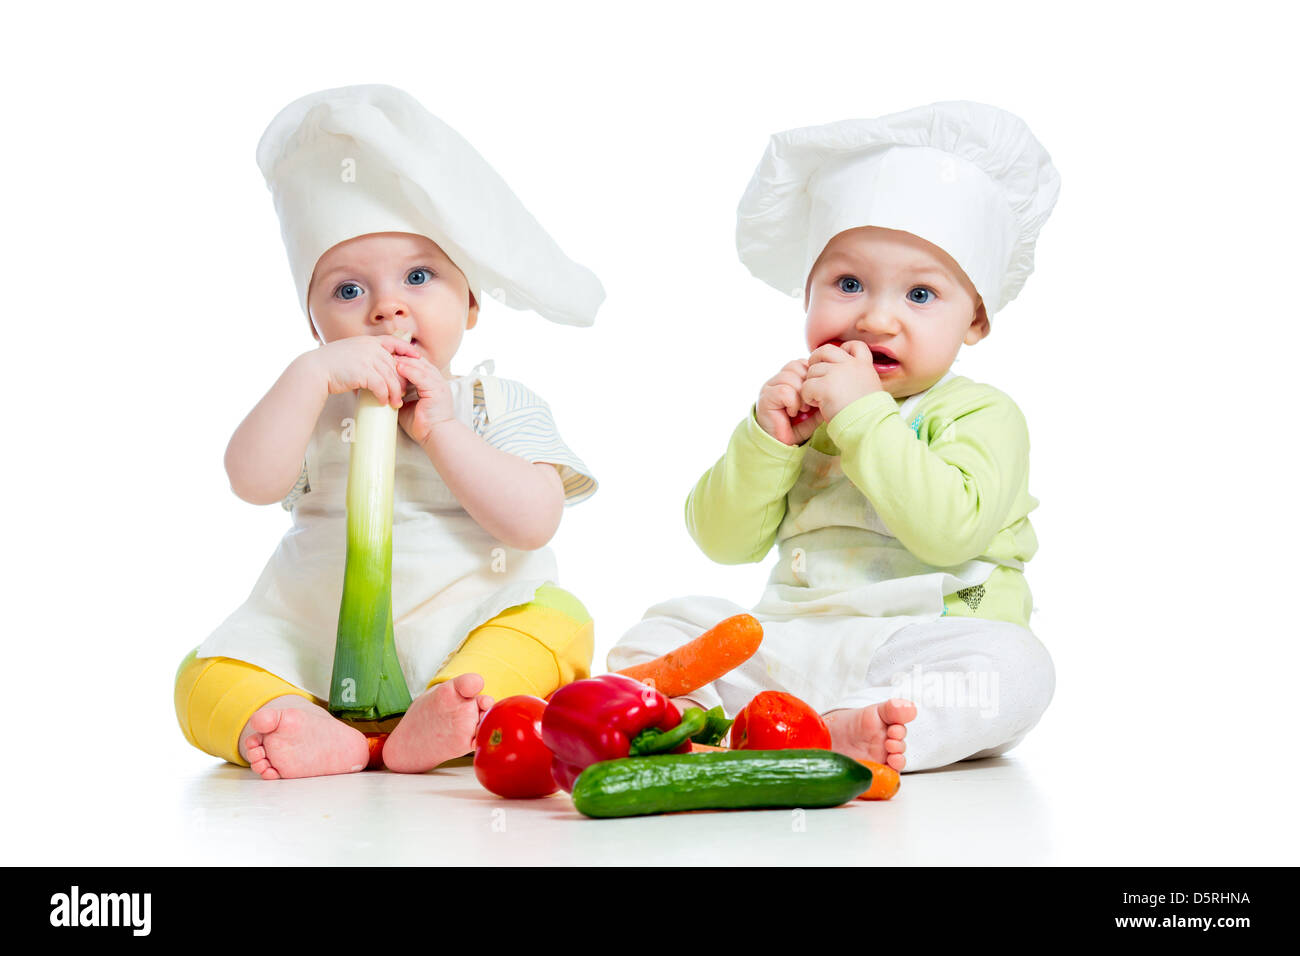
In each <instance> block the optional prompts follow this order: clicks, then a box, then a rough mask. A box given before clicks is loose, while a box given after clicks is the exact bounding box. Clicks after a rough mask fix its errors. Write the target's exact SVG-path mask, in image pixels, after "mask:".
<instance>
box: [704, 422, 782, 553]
mask: <svg viewBox="0 0 1300 956" xmlns="http://www.w3.org/2000/svg"><path fill="white" fill-rule="evenodd" d="M803 457H804V446H802V445H787V444H785V443H784V442H781V441H778V440H777V439H775V438H773V437H772V436H771V435H769V434H768V433H767V432H765V431H764V430H763V429H762V428H761V427H760V426H759V424H758V421H757V420H756V419H755V417H754V410H753V408H751V409H750V413H749V414H748V415H746V416H745V420H744V421H743V422H741V423H740V425H739V426H738V427H737V428H736V430H735V431H734V432H733V433H732V435H731V441H730V443H728V445H727V451H726V453H725V454H723V456H722V457H721V458H720V459H718V463H717V464H715V465H714V466H713V467H712V468H710V469H709V470H708V471H706V472H705V473H704V476H703V477H702V478H700V480H699V481H698V482H696V484H695V487H694V488H693V489H691V493H690V494H689V495H688V496H687V498H686V527H687V529H688V530H689V531H690V533H691V537H692V538H693V539H694V540H695V543H696V544H697V545H699V547H700V550H701V551H703V552H704V553H705V554H706V555H708V556H709V557H710V558H712V559H713V560H714V561H717V562H718V563H719V564H747V563H751V562H754V561H762V560H763V558H764V557H766V555H767V553H768V551H770V550H771V549H772V542H773V541H774V540H776V532H777V529H778V528H780V526H781V519H782V518H784V517H785V496H786V494H787V493H788V492H789V491H790V489H791V488H793V487H794V484H795V481H797V480H798V478H799V470H800V468H801V467H802V465H803Z"/></svg>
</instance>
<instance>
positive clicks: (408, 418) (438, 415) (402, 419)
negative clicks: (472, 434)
mask: <svg viewBox="0 0 1300 956" xmlns="http://www.w3.org/2000/svg"><path fill="white" fill-rule="evenodd" d="M396 361H397V371H398V372H399V373H401V374H402V375H403V376H404V377H405V378H406V379H407V380H408V381H409V382H410V383H411V384H412V385H413V386H415V392H416V399H415V401H408V402H407V403H406V404H404V405H403V406H402V407H401V410H400V411H399V412H398V413H397V423H398V424H399V425H401V426H402V430H403V431H404V432H406V434H408V435H410V436H411V440H412V441H415V442H418V443H419V444H421V445H423V444H424V443H425V442H426V441H428V439H429V436H430V435H431V434H432V433H433V429H434V428H435V427H436V426H437V425H440V424H442V423H443V422H446V421H453V420H455V418H456V406H455V403H454V402H453V400H452V395H451V386H450V385H449V384H448V382H447V380H446V379H445V378H443V377H442V373H441V372H440V371H438V369H437V367H436V366H435V365H434V364H433V363H432V362H430V361H429V360H428V359H426V358H424V357H423V356H422V355H420V354H419V353H415V354H414V355H411V354H401V355H398V356H397V359H396Z"/></svg>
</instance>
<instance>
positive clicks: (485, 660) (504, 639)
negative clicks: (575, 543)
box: [428, 585, 595, 700]
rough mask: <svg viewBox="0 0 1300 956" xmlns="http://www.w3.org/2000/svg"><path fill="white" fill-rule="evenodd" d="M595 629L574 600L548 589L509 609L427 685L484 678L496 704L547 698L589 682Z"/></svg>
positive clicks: (481, 628) (474, 636)
mask: <svg viewBox="0 0 1300 956" xmlns="http://www.w3.org/2000/svg"><path fill="white" fill-rule="evenodd" d="M594 652H595V624H594V622H593V621H592V619H591V615H590V614H588V613H587V609H586V608H585V607H583V606H582V602H580V601H579V600H578V599H577V598H576V597H574V596H573V595H572V594H570V593H569V592H568V591H565V590H563V589H562V588H557V587H555V586H553V585H544V586H543V587H541V588H538V591H537V595H536V596H535V597H534V599H533V600H532V601H530V602H528V603H527V604H519V605H516V606H515V607H512V608H507V609H506V610H504V611H502V612H501V613H500V614H498V615H497V616H496V617H494V618H492V620H490V621H486V622H484V623H483V624H480V625H479V626H478V627H476V628H475V629H474V630H473V631H471V632H470V634H469V637H467V638H465V643H464V644H462V645H461V646H460V649H459V650H458V651H456V653H455V654H453V655H452V656H451V658H450V659H448V661H447V663H446V664H444V665H443V668H442V670H440V671H439V672H438V674H437V675H436V676H435V677H434V678H433V680H431V681H429V684H428V686H429V687H433V686H434V685H435V684H440V683H442V682H443V681H446V680H451V679H452V678H453V677H456V676H458V675H460V674H470V673H473V674H479V675H481V676H482V677H483V693H484V694H487V695H489V696H490V697H492V698H493V699H494V700H503V699H505V698H506V697H513V696H515V695H516V694H531V695H532V696H534V697H547V696H549V695H550V694H551V692H552V691H554V690H556V689H557V688H559V687H562V686H564V685H565V684H568V683H569V682H571V681H575V680H581V679H582V678H584V677H590V676H591V657H592V654H593V653H594Z"/></svg>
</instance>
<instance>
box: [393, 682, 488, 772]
mask: <svg viewBox="0 0 1300 956" xmlns="http://www.w3.org/2000/svg"><path fill="white" fill-rule="evenodd" d="M482 689H483V678H482V677H480V676H479V675H478V674H461V675H460V676H459V677H455V678H453V679H451V680H449V681H444V682H443V683H441V684H439V685H438V686H437V687H433V688H430V689H429V690H426V691H425V692H424V693H423V694H421V695H420V696H419V697H417V698H415V700H413V701H411V707H410V709H409V710H407V712H406V714H405V716H403V717H402V719H401V721H400V722H399V723H398V725H397V726H396V727H394V728H393V732H392V733H391V734H390V735H389V737H388V739H387V740H386V741H384V766H385V767H387V768H388V769H389V770H395V771H397V772H398V773H424V772H425V771H426V770H432V769H433V768H434V767H436V766H438V764H440V763H443V762H444V761H447V760H451V759H452V758H453V757H460V756H463V755H464V754H467V753H469V752H470V751H471V750H473V749H474V732H475V731H476V730H478V724H479V720H481V719H482V717H483V714H485V713H487V711H488V709H489V708H490V707H491V706H492V698H491V697H486V696H484V695H482V694H479V691H481V690H482Z"/></svg>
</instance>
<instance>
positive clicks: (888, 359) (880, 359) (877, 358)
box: [871, 349, 899, 372]
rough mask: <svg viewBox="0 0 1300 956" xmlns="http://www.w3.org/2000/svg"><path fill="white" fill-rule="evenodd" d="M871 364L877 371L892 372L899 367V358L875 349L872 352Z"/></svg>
mask: <svg viewBox="0 0 1300 956" xmlns="http://www.w3.org/2000/svg"><path fill="white" fill-rule="evenodd" d="M871 364H872V365H873V366H875V368H876V371H877V372H892V371H894V370H895V369H897V368H898V367H899V361H898V359H896V358H893V357H892V356H889V355H885V354H884V353H883V352H877V351H875V350H874V349H873V350H872V352H871Z"/></svg>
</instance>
